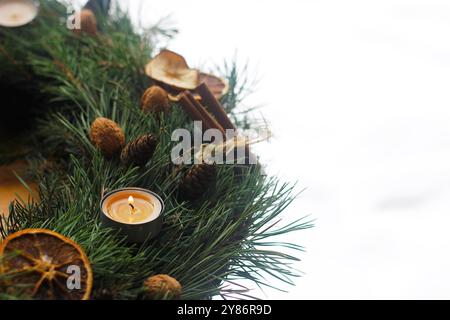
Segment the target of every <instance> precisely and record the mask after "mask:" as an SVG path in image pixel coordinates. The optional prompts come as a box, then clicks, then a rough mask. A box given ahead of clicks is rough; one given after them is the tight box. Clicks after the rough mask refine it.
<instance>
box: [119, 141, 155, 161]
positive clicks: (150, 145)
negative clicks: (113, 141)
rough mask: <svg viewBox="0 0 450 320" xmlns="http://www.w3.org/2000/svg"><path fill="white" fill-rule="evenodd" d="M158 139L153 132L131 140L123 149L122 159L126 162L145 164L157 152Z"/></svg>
mask: <svg viewBox="0 0 450 320" xmlns="http://www.w3.org/2000/svg"><path fill="white" fill-rule="evenodd" d="M157 144H158V140H157V139H156V138H155V136H154V135H152V134H150V133H149V134H145V135H143V136H140V137H139V138H137V139H134V140H133V141H130V142H129V143H128V144H127V145H126V146H125V148H124V149H123V150H122V153H121V155H120V160H121V161H122V162H123V163H124V164H134V165H137V166H144V165H145V164H146V163H147V161H148V160H150V158H151V157H152V156H153V153H154V152H155V149H156V146H157Z"/></svg>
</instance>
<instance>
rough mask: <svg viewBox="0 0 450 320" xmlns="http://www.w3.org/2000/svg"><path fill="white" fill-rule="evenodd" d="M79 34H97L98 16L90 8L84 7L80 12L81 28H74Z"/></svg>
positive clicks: (93, 35)
mask: <svg viewBox="0 0 450 320" xmlns="http://www.w3.org/2000/svg"><path fill="white" fill-rule="evenodd" d="M74 32H75V33H76V34H77V35H80V34H81V33H86V34H88V35H90V36H92V37H95V36H96V35H97V18H96V17H95V14H94V12H92V10H90V9H83V10H81V12H80V29H74Z"/></svg>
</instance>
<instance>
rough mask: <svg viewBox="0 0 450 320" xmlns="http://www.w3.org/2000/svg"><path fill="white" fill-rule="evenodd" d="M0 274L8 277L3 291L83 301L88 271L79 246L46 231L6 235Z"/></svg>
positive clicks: (89, 283)
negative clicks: (16, 290)
mask: <svg viewBox="0 0 450 320" xmlns="http://www.w3.org/2000/svg"><path fill="white" fill-rule="evenodd" d="M0 257H3V261H2V265H1V266H0V272H1V273H3V274H4V275H8V277H7V280H5V283H4V285H5V287H6V288H7V290H14V288H19V287H21V288H23V289H21V290H22V291H21V293H22V294H23V295H24V296H26V297H31V298H33V299H40V300H87V299H89V296H90V293H91V289H92V281H93V275H92V269H91V265H90V263H89V259H88V257H87V256H86V254H85V253H84V251H83V250H82V249H81V248H80V246H79V245H78V244H77V243H76V242H74V241H72V240H71V239H69V238H66V237H64V236H63V235H61V234H59V233H57V232H54V231H51V230H47V229H25V230H22V231H18V232H16V233H13V234H11V235H9V236H8V237H7V238H6V239H5V240H3V243H2V244H1V246H0ZM18 290H19V289H18Z"/></svg>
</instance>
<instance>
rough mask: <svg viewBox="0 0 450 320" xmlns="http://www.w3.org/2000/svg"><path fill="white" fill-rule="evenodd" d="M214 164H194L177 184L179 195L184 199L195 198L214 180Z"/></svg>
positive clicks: (215, 171) (215, 174)
mask: <svg viewBox="0 0 450 320" xmlns="http://www.w3.org/2000/svg"><path fill="white" fill-rule="evenodd" d="M216 176H217V168H216V166H215V165H211V164H207V163H201V164H196V165H194V166H193V167H192V168H191V169H190V170H189V171H188V172H187V173H186V175H185V176H184V178H183V179H182V180H181V182H180V184H179V195H180V197H181V198H182V199H185V200H196V199H197V198H199V197H200V196H201V195H202V194H204V193H205V191H206V190H207V189H208V188H209V187H211V185H212V184H213V183H214V182H215V180H216Z"/></svg>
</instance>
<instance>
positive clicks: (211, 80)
mask: <svg viewBox="0 0 450 320" xmlns="http://www.w3.org/2000/svg"><path fill="white" fill-rule="evenodd" d="M203 82H204V83H205V84H206V86H207V87H208V89H209V90H211V92H212V94H213V95H214V97H216V99H220V98H221V97H222V96H224V95H225V94H227V93H228V89H229V86H228V83H227V82H226V81H225V80H224V79H222V78H219V77H216V76H215V75H213V74H209V73H205V72H201V73H200V76H199V84H200V83H203Z"/></svg>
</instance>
